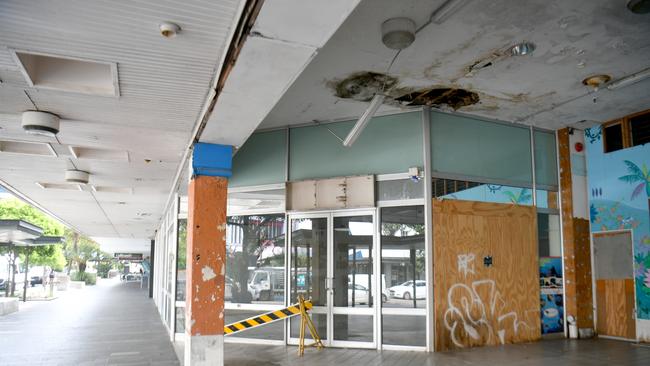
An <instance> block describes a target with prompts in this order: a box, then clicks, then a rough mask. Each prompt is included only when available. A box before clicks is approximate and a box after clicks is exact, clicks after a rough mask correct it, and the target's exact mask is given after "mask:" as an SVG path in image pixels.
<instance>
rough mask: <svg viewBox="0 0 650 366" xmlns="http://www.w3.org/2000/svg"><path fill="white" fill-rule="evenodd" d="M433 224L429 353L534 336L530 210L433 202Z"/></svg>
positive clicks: (536, 301) (536, 300) (536, 289)
mask: <svg viewBox="0 0 650 366" xmlns="http://www.w3.org/2000/svg"><path fill="white" fill-rule="evenodd" d="M433 227H434V228H435V229H434V231H433V232H434V234H433V237H434V238H433V242H434V268H435V271H434V272H435V273H434V283H435V284H436V285H435V286H434V304H435V317H436V321H435V323H436V332H435V335H436V340H435V344H436V350H438V351H442V350H449V349H455V348H465V347H473V346H483V345H498V344H505V343H517V342H528V341H533V340H537V339H539V338H540V337H541V328H540V286H539V263H538V248H537V223H536V213H535V209H534V208H533V207H526V206H515V205H510V204H497V203H485V202H471V201H452V200H443V201H438V200H434V202H433ZM487 256H490V257H491V258H492V265H490V266H486V265H485V264H484V258H485V257H487Z"/></svg>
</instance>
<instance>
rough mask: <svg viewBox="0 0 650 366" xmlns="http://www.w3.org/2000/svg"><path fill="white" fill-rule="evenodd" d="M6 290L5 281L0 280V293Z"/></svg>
mask: <svg viewBox="0 0 650 366" xmlns="http://www.w3.org/2000/svg"><path fill="white" fill-rule="evenodd" d="M6 288H7V281H5V279H4V278H0V291H4V290H5V289H6Z"/></svg>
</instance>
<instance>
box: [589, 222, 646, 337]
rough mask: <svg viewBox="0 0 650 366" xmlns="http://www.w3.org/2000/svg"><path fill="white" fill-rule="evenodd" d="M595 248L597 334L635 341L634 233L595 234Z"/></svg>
mask: <svg viewBox="0 0 650 366" xmlns="http://www.w3.org/2000/svg"><path fill="white" fill-rule="evenodd" d="M593 246H594V277H595V279H596V309H597V310H596V325H597V327H596V330H597V332H598V335H599V336H606V337H613V338H622V339H628V340H635V339H636V324H635V320H636V319H635V318H636V317H635V313H634V312H635V309H634V307H635V306H634V276H633V264H632V258H633V256H632V232H631V231H616V232H603V233H594V234H593Z"/></svg>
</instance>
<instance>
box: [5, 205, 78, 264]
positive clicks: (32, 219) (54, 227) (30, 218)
mask: <svg viewBox="0 0 650 366" xmlns="http://www.w3.org/2000/svg"><path fill="white" fill-rule="evenodd" d="M0 219H2V220H23V221H26V222H29V223H30V224H33V225H36V226H38V227H40V228H41V229H43V235H47V236H62V235H63V232H64V228H65V227H64V226H63V225H62V224H61V223H60V222H58V221H56V220H55V219H53V218H51V217H49V216H48V215H46V214H44V213H43V212H41V211H40V210H38V209H37V208H35V207H33V206H31V205H28V204H27V203H25V202H23V201H20V200H18V199H16V198H7V199H3V200H0ZM13 249H14V251H15V252H16V254H18V255H20V257H21V260H24V259H25V253H26V252H27V248H26V247H14V248H13ZM7 250H8V248H7V247H0V254H3V253H5V252H6V251H7ZM29 262H30V264H34V265H44V266H50V267H53V268H55V269H58V270H61V269H63V266H65V258H64V256H63V251H62V250H61V247H60V245H44V246H38V247H35V248H33V249H31V254H30V256H29Z"/></svg>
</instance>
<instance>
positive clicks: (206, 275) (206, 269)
mask: <svg viewBox="0 0 650 366" xmlns="http://www.w3.org/2000/svg"><path fill="white" fill-rule="evenodd" d="M201 274H202V275H203V282H205V281H210V280H211V279H213V278H215V277H217V274H216V273H214V270H213V269H212V267H210V266H203V268H202V269H201Z"/></svg>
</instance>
